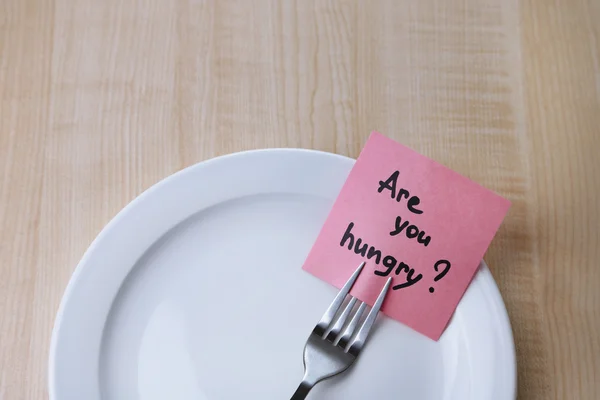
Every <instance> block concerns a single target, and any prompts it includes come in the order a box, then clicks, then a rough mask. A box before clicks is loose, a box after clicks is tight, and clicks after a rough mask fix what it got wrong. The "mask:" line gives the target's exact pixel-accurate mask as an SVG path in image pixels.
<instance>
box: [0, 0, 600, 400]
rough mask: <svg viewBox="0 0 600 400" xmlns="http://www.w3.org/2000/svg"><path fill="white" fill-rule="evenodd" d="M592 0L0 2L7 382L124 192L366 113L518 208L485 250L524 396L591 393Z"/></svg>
mask: <svg viewBox="0 0 600 400" xmlns="http://www.w3.org/2000/svg"><path fill="white" fill-rule="evenodd" d="M598 21H600V3H599V2H598V1H593V0H570V1H560V0H555V1H550V0H549V1H542V0H539V1H534V0H530V1H526V0H523V1H517V0H439V1H433V0H421V1H410V0H396V1H394V0H389V1H358V0H357V1H337V2H336V1H317V0H315V1H242V0H240V1H224V0H222V1H199V0H153V1H150V0H147V1H146V0H139V1H117V0H103V1H96V0H0V274H1V275H0V399H3V400H4V399H7V400H9V399H10V400H13V399H44V398H47V397H48V394H47V378H46V376H47V357H48V348H49V340H50V334H51V329H52V326H53V322H54V317H55V315H56V311H57V307H58V304H59V301H60V299H61V296H62V294H63V291H64V289H65V287H66V285H67V282H68V280H69V277H70V275H71V273H72V272H73V270H74V268H75V266H76V264H77V262H78V261H79V259H80V257H81V256H82V254H83V253H84V251H85V250H86V248H87V247H88V245H89V244H90V242H91V241H92V240H93V238H94V237H95V236H96V235H97V234H98V232H99V231H100V230H101V229H102V227H103V226H104V225H105V224H106V223H107V222H108V221H109V220H110V219H111V218H112V217H113V216H114V215H115V214H116V213H117V212H118V211H119V210H120V209H121V208H122V207H123V206H124V205H125V204H127V203H128V202H129V201H130V200H132V199H133V198H134V197H135V196H137V195H138V194H139V193H140V192H142V191H143V190H144V189H146V188H148V187H149V186H151V185H152V184H154V183H156V182H157V181H158V180H160V179H162V178H164V177H166V176H168V175H169V174H172V173H173V172H175V171H178V170H180V169H181V168H183V167H186V166H188V165H191V164H194V163H197V162H199V161H202V160H206V159H208V158H210V157H214V156H217V155H221V154H225V153H230V152H235V151H240V150H246V149H254V148H264V147H305V148H314V149H319V150H325V151H329V152H336V153H340V154H345V155H349V156H353V157H355V156H357V154H358V153H359V151H360V149H361V147H362V145H363V143H364V141H365V139H366V137H367V136H368V134H369V132H370V131H371V130H379V131H380V132H382V133H384V134H386V135H388V136H390V137H392V138H395V139H396V140H398V141H401V142H402V143H404V144H406V145H408V146H410V147H412V148H414V149H415V150H417V151H419V152H421V153H423V154H425V155H427V156H430V157H432V158H434V159H435V160H437V161H439V162H441V163H443V164H445V165H447V166H448V167H450V168H452V169H454V170H456V171H458V172H460V173H462V174H464V175H466V176H469V177H471V178H472V179H474V180H475V181H477V182H479V183H481V184H482V185H484V186H486V187H488V188H490V189H492V190H494V191H496V192H498V193H500V194H502V195H504V196H506V197H508V198H509V199H510V200H511V201H512V203H513V206H512V208H511V210H510V213H509V215H508V217H507V219H506V220H505V223H504V224H503V226H502V228H501V230H500V232H499V233H498V235H497V237H496V238H495V240H494V242H493V244H492V246H491V248H490V249H489V251H488V253H487V255H486V260H487V262H488V263H489V265H490V267H491V270H492V273H493V275H494V277H495V279H496V280H497V282H498V285H499V287H500V290H501V292H502V295H503V297H504V300H505V302H506V306H507V308H508V312H509V315H510V319H511V322H512V325H513V331H514V336H515V341H516V348H517V355H518V397H519V399H543V400H547V399H589V400H596V399H600V290H599V289H600V265H599V263H598V260H599V258H600V237H599V230H600V210H599V207H600V205H599V201H598V197H599V196H600V155H599V151H600V66H599V63H600V61H599V60H600V24H599V23H598Z"/></svg>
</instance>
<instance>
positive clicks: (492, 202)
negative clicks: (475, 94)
mask: <svg viewBox="0 0 600 400" xmlns="http://www.w3.org/2000/svg"><path fill="white" fill-rule="evenodd" d="M509 206H510V202H509V201H508V200H506V199H504V198H502V197H500V196H498V195H497V194H495V193H493V192H491V191H490V190H487V189H485V188H483V187H481V186H480V185H478V184H476V183H475V182H473V181H471V180H469V179H468V178H466V177H464V176H461V175H459V174H458V173H456V172H454V171H452V170H450V169H448V168H446V167H444V166H443V165H440V164H438V163H436V162H435V161H433V160H430V159H428V158H427V157H425V156H423V155H421V154H418V153H416V152H415V151H413V150H411V149H409V148H407V147H405V146H402V145H401V144H399V143H397V142H395V141H393V140H391V139H389V138H387V137H385V136H383V135H381V134H380V133H377V132H373V133H372V135H371V136H370V138H369V140H368V141H367V143H366V145H365V147H364V149H363V150H362V152H361V154H360V156H359V158H358V160H357V161H356V163H355V165H354V167H353V168H352V171H351V172H350V175H349V176H348V179H347V180H346V182H345V184H344V186H343V187H342V190H341V192H340V194H339V196H338V198H337V199H336V201H335V204H334V206H333V208H332V210H331V212H330V214H329V216H328V217H327V220H326V222H325V224H324V226H323V228H322V229H321V232H320V233H319V236H318V238H317V240H316V242H315V244H314V246H313V248H312V249H311V251H310V253H309V255H308V257H307V259H306V261H305V264H304V266H303V268H304V269H305V270H306V271H308V272H310V273H311V274H313V275H315V276H317V277H318V278H320V279H323V280H325V281H327V282H329V283H331V284H332V285H334V286H336V287H338V288H341V287H342V286H343V284H344V283H345V282H346V280H347V279H348V278H349V277H350V275H351V274H352V272H354V270H355V269H356V268H357V266H358V265H359V264H360V263H361V262H362V261H366V263H367V264H366V266H365V269H364V270H363V272H362V273H361V276H360V278H359V280H358V281H357V282H356V283H355V285H354V288H353V290H352V294H353V295H354V296H356V297H358V298H359V299H360V300H362V301H366V302H367V303H369V304H373V303H374V302H375V298H376V297H377V294H378V293H379V292H380V290H381V288H382V286H383V284H384V282H385V281H386V280H387V277H388V276H391V277H393V282H392V286H393V289H392V290H390V292H389V293H388V295H387V297H386V300H385V303H384V305H383V307H382V311H383V312H384V313H385V314H387V315H388V316H390V317H392V318H394V319H396V320H398V321H400V322H402V323H404V324H406V325H408V326H410V327H411V328H413V329H415V330H416V331H418V332H420V333H422V334H424V335H426V336H428V337H430V338H431V339H433V340H438V339H439V337H440V336H441V334H442V333H443V331H444V329H445V327H446V325H447V324H448V321H449V320H450V317H451V316H452V313H453V312H454V310H455V309H456V307H457V305H458V303H459V301H460V299H461V297H462V296H463V294H464V292H465V290H466V288H467V286H468V285H469V283H470V281H471V279H472V278H473V275H474V274H475V272H476V271H477V267H478V266H479V263H480V260H481V259H482V258H483V255H484V253H485V251H486V250H487V248H488V246H489V244H490V242H491V241H492V238H493V237H494V235H495V233H496V231H497V229H498V227H499V226H500V224H501V223H502V220H503V218H504V216H505V215H506V212H507V211H508V208H509ZM436 267H437V270H436ZM436 279H437V280H436Z"/></svg>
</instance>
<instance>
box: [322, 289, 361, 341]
mask: <svg viewBox="0 0 600 400" xmlns="http://www.w3.org/2000/svg"><path fill="white" fill-rule="evenodd" d="M354 304H356V297H353V298H351V299H350V301H349V302H348V304H347V305H346V308H344V311H342V313H341V314H340V316H339V317H338V319H337V321H335V324H334V325H333V328H331V331H329V333H328V334H327V340H329V341H330V342H334V341H335V338H337V336H338V334H339V333H340V331H341V330H342V328H343V327H344V324H345V323H346V321H347V320H348V316H349V315H350V312H351V311H352V309H353V308H354Z"/></svg>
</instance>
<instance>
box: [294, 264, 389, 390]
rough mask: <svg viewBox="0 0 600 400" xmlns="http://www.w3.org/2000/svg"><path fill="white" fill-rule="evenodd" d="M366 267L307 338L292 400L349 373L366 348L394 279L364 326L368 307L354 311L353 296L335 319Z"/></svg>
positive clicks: (386, 285) (361, 268)
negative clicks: (325, 381)
mask: <svg viewBox="0 0 600 400" xmlns="http://www.w3.org/2000/svg"><path fill="white" fill-rule="evenodd" d="M364 266H365V263H364V262H363V263H361V264H360V266H359V267H358V269H357V270H356V271H355V272H354V273H353V274H352V276H351V277H350V279H349V280H348V282H346V284H345V285H344V286H343V287H342V289H341V290H340V292H339V293H338V294H337V296H336V297H335V299H333V302H332V303H331V305H330V306H329V308H327V311H325V314H323V317H321V320H320V321H319V322H318V323H317V325H316V326H315V327H314V329H313V331H312V332H311V334H310V336H309V337H308V341H307V342H306V345H305V346H304V377H303V378H302V382H301V383H300V386H298V389H297V390H296V392H295V393H294V395H293V396H292V398H291V400H302V399H305V398H306V396H308V393H309V392H310V390H311V389H312V388H313V387H314V386H315V385H316V384H317V383H319V382H320V381H322V380H324V379H327V378H331V377H332V376H335V375H338V374H340V373H342V372H344V371H346V370H347V369H348V368H349V367H350V366H351V365H352V364H353V363H354V361H355V360H356V359H357V358H358V356H359V354H360V353H361V351H362V349H363V348H364V346H365V343H366V340H367V337H368V336H369V332H370V331H371V328H372V327H373V323H374V322H375V319H376V318H377V314H378V313H379V309H380V308H381V305H382V304H383V300H384V299H385V295H386V294H387V292H388V289H389V288H390V284H391V283H392V278H388V280H387V282H386V283H385V285H384V287H383V290H382V291H381V293H379V296H378V297H377V300H376V301H375V304H373V307H372V308H371V310H370V311H369V313H368V314H367V317H366V318H365V320H364V321H363V322H362V323H361V317H362V315H363V314H364V312H365V309H366V308H367V304H366V303H364V302H360V305H359V306H358V308H357V309H356V311H354V309H355V305H356V303H357V302H358V300H357V299H356V298H355V297H353V296H349V297H350V300H349V301H348V303H347V304H346V306H345V307H344V309H343V310H342V311H341V313H340V314H339V317H338V318H337V319H335V317H336V315H337V314H338V312H339V311H340V309H341V308H342V305H343V303H344V300H345V299H346V296H348V293H349V292H350V289H351V288H352V285H354V282H355V281H356V279H357V278H358V276H359V275H360V273H361V271H362V270H363V268H364ZM351 315H352V317H351V318H350V316H351ZM334 320H335V322H334ZM348 320H350V322H348Z"/></svg>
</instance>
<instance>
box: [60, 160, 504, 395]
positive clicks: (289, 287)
mask: <svg viewBox="0 0 600 400" xmlns="http://www.w3.org/2000/svg"><path fill="white" fill-rule="evenodd" d="M353 163H354V161H353V160H351V159H349V158H345V157H341V156H337V155H333V154H328V153H321V152H316V151H308V150H292V149H288V150H285V149H276V150H261V151H251V152H244V153H237V154H233V155H229V156H225V157H220V158H216V159H213V160H210V161H207V162H203V163H200V164H198V165H195V166H192V167H190V168H187V169H185V170H183V171H181V172H179V173H177V174H175V175H173V176H171V177H169V178H167V179H165V180H163V181H162V182H160V183H158V184H156V185H155V186H153V187H152V188H150V189H149V190H148V191H146V192H145V193H143V194H142V195H141V196H139V197H138V198H137V199H135V200H134V201H133V202H132V203H131V204H129V205H128V206H127V207H126V208H125V209H124V210H123V211H121V212H120V213H119V214H118V215H117V216H116V217H115V218H114V219H113V220H112V221H111V222H110V223H109V224H108V225H107V227H106V228H105V229H104V230H103V231H102V232H101V233H100V235H99V236H98V238H97V239H96V240H95V241H94V243H93V244H92V245H91V247H90V248H89V250H88V251H87V252H86V254H85V256H84V257H83V259H82V260H81V262H80V264H79V265H78V266H77V269H76V271H75V273H74V275H73V277H72V279H71V281H70V283H69V285H68V288H67V290H66V293H65V295H64V298H63V300H62V303H61V306H60V310H59V312H58V316H57V319H56V324H55V328H54V332H53V337H52V345H51V353H50V369H49V371H50V377H49V378H50V380H49V385H50V398H51V399H53V400H64V399H74V400H82V399H86V400H99V399H116V400H120V399H126V400H138V399H139V400H151V399H156V400H159V399H160V400H165V399H169V400H172V399H173V400H174V399H194V400H203V399H207V400H222V399H235V400H239V399H261V400H265V399H286V398H289V397H290V396H291V394H292V393H293V391H294V390H295V388H296V385H297V384H298V383H299V381H300V379H301V376H302V349H303V346H304V343H305V340H306V338H307V335H308V333H309V332H310V330H311V328H312V326H313V325H314V324H315V322H316V321H317V320H318V318H319V317H320V316H321V314H322V313H323V312H324V310H325V308H326V306H327V305H328V304H329V303H330V301H331V300H332V299H333V297H334V296H335V293H336V290H335V289H334V288H333V287H332V286H330V285H328V284H326V283H324V282H321V281H319V280H318V279H316V278H315V277H313V276H312V275H309V274H308V273H306V272H304V271H302V269H301V266H302V263H303V261H304V258H305V257H306V255H307V253H308V251H309V249H310V247H311V245H312V243H313V242H314V240H315V238H316V236H317V233H318V232H319V229H320V227H321V225H322V224H323V222H324V220H325V217H326V216H327V213H328V211H329V209H330V207H331V206H332V204H333V201H334V199H335V197H336V195H337V194H338V192H339V190H340V189H341V186H342V184H343V183H344V180H345V178H346V176H347V175H348V173H349V171H350V169H351V168H352V165H353ZM515 371H516V367H515V352H514V345H513V341H512V334H511V328H510V324H509V320H508V317H507V314H506V309H505V307H504V304H503V302H502V299H501V297H500V293H499V292H498V289H497V287H496V285H495V283H494V280H493V278H492V276H491V274H490V272H489V270H488V269H487V267H486V266H485V264H483V263H482V266H481V268H480V270H479V271H478V273H477V274H476V277H475V279H474V280H473V283H472V284H471V285H470V287H469V289H468V290H467V293H466V294H465V296H464V297H463V299H462V301H461V302H460V305H459V306H458V309H457V310H456V312H455V314H454V317H453V319H452V321H451V323H450V325H449V327H448V329H447V330H446V332H445V333H444V335H443V336H442V338H441V339H440V341H439V342H434V341H432V340H430V339H428V338H426V337H424V336H422V335H419V334H417V333H416V332H414V331H412V330H411V329H409V328H407V327H405V326H403V325H402V324H400V323H398V322H395V321H393V320H390V319H388V318H381V319H380V323H379V325H378V327H377V329H376V330H375V331H374V333H373V334H372V336H371V338H370V341H369V343H368V345H367V347H366V349H365V351H364V352H363V354H362V356H361V358H360V359H359V360H358V362H357V363H356V364H355V366H354V367H353V368H352V369H351V370H350V371H349V372H348V373H346V374H345V375H342V376H340V377H338V378H334V379H331V380H329V381H325V382H323V383H321V384H319V385H317V387H316V388H315V389H314V393H313V394H312V395H311V397H310V398H311V399H314V400H317V399H331V400H336V399H340V400H341V399H343V400H353V399H361V400H362V399H366V398H371V399H378V400H385V399H394V400H395V399H398V400H404V399H424V400H428V399H436V400H437V399H448V400H450V399H457V400H458V399H460V400H469V399H472V400H488V399H489V400H513V399H514V398H515V381H516V376H515Z"/></svg>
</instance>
